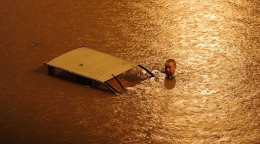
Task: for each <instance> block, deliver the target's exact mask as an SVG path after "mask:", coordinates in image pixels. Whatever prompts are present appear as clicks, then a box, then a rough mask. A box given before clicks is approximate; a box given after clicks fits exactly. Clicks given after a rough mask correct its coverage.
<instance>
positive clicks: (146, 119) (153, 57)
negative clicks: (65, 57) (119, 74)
mask: <svg viewBox="0 0 260 144" xmlns="http://www.w3.org/2000/svg"><path fill="white" fill-rule="evenodd" d="M259 6H260V2H259V1H258V0H244V1H242V0H237V1H232V0H216V1H206V0H174V1H170V0H157V1H152V0H147V1H138V0H133V1H132V0H131V1H130V0H121V1H112V0H107V1H104V0H103V1H94V0H88V1H86V0H76V1H70V0H65V1H58V2H53V1H50V0H42V1H36V0H31V1H29V0H21V1H2V2H1V5H0V19H1V20H0V25H1V26H0V54H1V61H0V66H1V72H0V86H1V88H0V142H1V143H10V144H11V143H12V144H13V143H162V144H165V143H189V144H190V143H259V142H260V129H259V127H260V125H259V122H260V100H259V99H260V87H259V85H260V49H259V48H260V41H259V39H260V38H259V36H260V19H259V17H260V7H259ZM80 45H84V46H85V47H89V48H93V49H95V50H99V51H103V52H106V53H109V54H112V55H115V56H118V57H121V58H124V59H127V60H131V61H134V62H137V63H140V64H143V65H144V66H146V67H147V68H148V69H150V70H152V71H153V73H154V74H155V75H156V77H155V78H151V79H148V80H145V81H144V82H143V83H140V84H138V85H136V86H134V87H130V88H128V90H127V92H126V93H124V94H122V95H114V94H113V93H108V92H104V91H100V90H97V89H92V88H87V87H84V86H82V85H80V84H77V83H74V82H70V81H67V80H64V79H60V78H56V77H52V76H49V75H48V74H47V69H46V67H45V66H44V65H43V62H47V61H50V60H51V59H53V58H55V57H57V56H59V55H61V54H63V53H65V52H67V51H70V50H73V49H75V48H77V47H79V46H80ZM167 58H174V59H175V60H176V61H177V69H178V77H176V79H175V81H173V83H171V81H166V80H165V79H164V74H162V73H160V72H159V71H161V70H162V68H163V63H164V61H165V60H166V59H167ZM104 71H105V70H104Z"/></svg>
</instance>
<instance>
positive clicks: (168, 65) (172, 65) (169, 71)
mask: <svg viewBox="0 0 260 144" xmlns="http://www.w3.org/2000/svg"><path fill="white" fill-rule="evenodd" d="M164 68H165V71H164V73H165V74H166V78H167V79H173V78H174V77H175V76H176V61H175V60H174V59H168V60H166V61H165V64H164Z"/></svg>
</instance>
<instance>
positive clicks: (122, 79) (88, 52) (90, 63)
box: [45, 47, 154, 94]
mask: <svg viewBox="0 0 260 144" xmlns="http://www.w3.org/2000/svg"><path fill="white" fill-rule="evenodd" d="M45 64H46V65H47V66H48V73H49V74H50V75H59V74H60V73H61V72H66V73H70V74H72V75H75V77H76V79H77V81H78V82H80V83H81V84H84V85H87V86H90V87H96V88H99V89H103V90H104V89H105V90H110V91H112V92H114V93H116V94H119V93H122V92H123V91H125V89H126V87H129V86H133V85H134V83H135V82H133V81H134V79H135V78H134V77H133V74H136V77H138V76H137V75H138V73H146V74H147V75H148V77H154V75H153V74H152V73H151V72H150V71H149V70H148V69H146V68H145V67H144V66H142V65H140V64H137V63H135V62H132V61H128V60H124V59H121V58H118V57H115V56H112V55H110V54H106V53H103V52H100V51H96V50H93V49H90V48H86V47H81V48H77V49H74V50H72V51H69V52H67V53H65V54H62V55H60V56H58V57H56V58H54V59H53V60H51V61H49V62H47V63H45ZM137 67H138V68H139V69H140V68H141V69H142V70H141V71H139V70H134V69H136V68H137ZM131 70H133V71H134V72H131ZM131 77H132V78H131ZM140 80H144V79H142V78H140Z"/></svg>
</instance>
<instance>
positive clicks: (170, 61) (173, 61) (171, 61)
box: [166, 59, 176, 67]
mask: <svg viewBox="0 0 260 144" xmlns="http://www.w3.org/2000/svg"><path fill="white" fill-rule="evenodd" d="M166 62H167V63H173V64H174V66H175V67H176V61H175V60H174V59H168V60H166Z"/></svg>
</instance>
